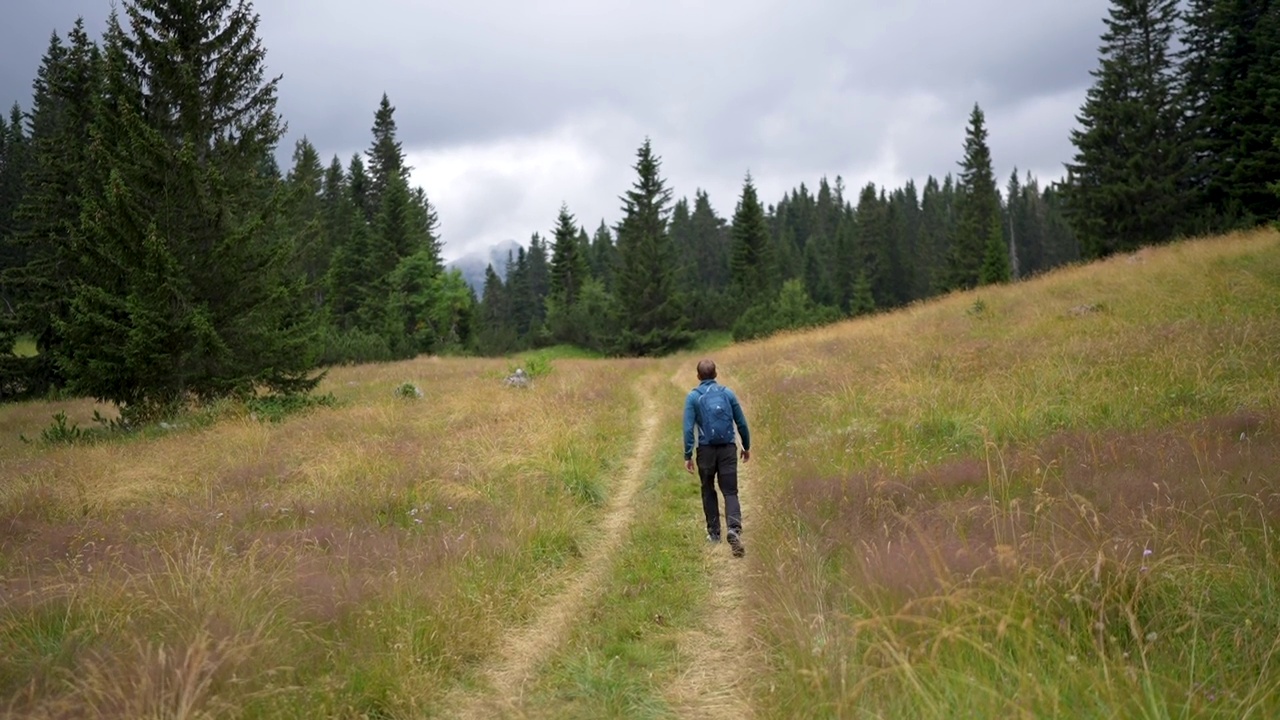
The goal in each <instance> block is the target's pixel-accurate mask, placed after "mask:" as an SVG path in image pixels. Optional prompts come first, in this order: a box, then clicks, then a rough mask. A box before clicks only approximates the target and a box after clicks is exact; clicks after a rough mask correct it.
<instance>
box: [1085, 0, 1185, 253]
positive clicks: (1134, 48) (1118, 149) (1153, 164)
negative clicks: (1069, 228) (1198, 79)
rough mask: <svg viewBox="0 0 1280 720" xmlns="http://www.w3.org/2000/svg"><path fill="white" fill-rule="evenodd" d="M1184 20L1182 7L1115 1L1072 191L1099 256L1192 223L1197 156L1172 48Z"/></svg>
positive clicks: (1166, 1)
mask: <svg viewBox="0 0 1280 720" xmlns="http://www.w3.org/2000/svg"><path fill="white" fill-rule="evenodd" d="M1176 17H1177V0H1113V1H1112V6H1111V9H1110V12H1109V17H1108V18H1107V19H1106V26H1107V30H1106V32H1105V33H1104V34H1103V35H1102V47H1101V49H1100V54H1101V59H1100V62H1099V67H1098V68H1097V69H1096V70H1094V71H1093V72H1092V75H1093V77H1094V79H1095V80H1094V84H1093V86H1092V87H1091V88H1090V89H1089V91H1088V94H1087V95H1086V99H1085V104H1084V106H1083V107H1082V108H1081V111H1080V115H1079V116H1078V117H1077V120H1078V121H1079V123H1080V128H1079V129H1077V130H1072V132H1071V142H1072V144H1073V145H1075V147H1076V153H1075V158H1074V160H1073V162H1071V163H1068V164H1067V169H1068V178H1069V181H1068V183H1067V185H1066V186H1065V191H1066V194H1067V197H1066V200H1067V203H1068V205H1067V206H1068V208H1069V209H1070V213H1071V214H1070V217H1071V221H1072V223H1073V225H1074V226H1075V228H1076V230H1077V232H1078V233H1079V234H1080V237H1081V239H1082V240H1083V241H1084V242H1085V244H1086V248H1087V252H1088V254H1089V255H1090V256H1092V257H1101V256H1105V255H1109V254H1111V253H1114V252H1124V251H1129V250H1133V249H1135V248H1137V247H1139V246H1141V245H1145V244H1150V243H1158V242H1164V241H1167V240H1169V239H1171V238H1172V236H1173V233H1174V232H1175V230H1176V229H1177V228H1178V227H1179V226H1180V225H1181V224H1182V222H1183V220H1182V213H1183V211H1184V209H1185V208H1186V206H1187V204H1188V203H1187V197H1186V195H1185V189H1186V183H1185V180H1186V173H1187V160H1188V155H1189V150H1188V146H1187V144H1186V142H1185V141H1184V139H1183V137H1182V135H1181V133H1180V131H1179V127H1180V125H1181V120H1182V118H1181V111H1180V106H1179V104H1178V98H1177V94H1176V89H1175V67H1174V64H1173V60H1172V58H1171V56H1170V46H1169V44H1170V40H1171V39H1172V37H1173V33H1174V29H1175V21H1176Z"/></svg>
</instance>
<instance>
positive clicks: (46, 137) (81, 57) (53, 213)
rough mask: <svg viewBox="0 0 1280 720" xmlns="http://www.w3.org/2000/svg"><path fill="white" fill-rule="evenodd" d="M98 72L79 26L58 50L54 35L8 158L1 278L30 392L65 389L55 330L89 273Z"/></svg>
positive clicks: (90, 46)
mask: <svg viewBox="0 0 1280 720" xmlns="http://www.w3.org/2000/svg"><path fill="white" fill-rule="evenodd" d="M100 70H101V60H100V53H99V50H98V47H97V46H96V45H95V44H94V43H93V41H91V40H90V39H89V36H88V35H87V34H86V33H85V31H84V24H83V22H77V23H76V24H75V26H74V27H73V28H72V29H71V31H70V32H69V33H68V34H67V41H66V43H65V44H63V43H62V41H61V40H60V39H59V38H58V36H57V35H54V36H53V37H52V38H51V39H50V44H49V49H48V51H47V53H46V54H45V57H44V60H43V62H42V63H41V67H40V70H39V71H38V73H37V76H36V81H35V83H34V84H33V87H34V89H35V94H34V96H33V105H32V109H31V137H30V138H29V139H28V140H27V141H26V142H25V143H24V144H25V147H23V146H18V145H15V146H14V148H13V150H14V151H21V152H22V154H23V155H25V156H26V157H25V158H21V159H19V158H15V162H21V164H22V165H23V171H24V176H23V178H22V185H23V194H22V197H21V198H18V201H19V203H20V204H19V205H18V206H17V207H16V208H15V209H14V213H13V214H14V220H15V225H14V228H13V229H14V231H15V233H14V236H13V238H12V239H13V247H14V250H15V251H16V257H15V258H14V260H15V261H17V262H15V264H14V265H13V266H12V267H11V268H10V269H9V270H8V271H7V272H6V273H5V277H6V278H7V282H8V284H10V285H11V287H12V288H13V291H14V292H15V293H16V294H18V295H19V296H21V298H22V302H21V305H20V306H19V307H18V308H17V312H16V314H15V315H14V317H13V320H14V321H15V322H16V324H17V326H18V328H19V331H20V332H21V333H22V334H24V335H27V336H29V337H31V338H34V339H35V341H36V349H37V351H38V354H37V356H36V357H35V358H33V359H30V360H28V361H26V362H25V363H24V364H25V366H26V367H25V369H24V374H25V379H24V385H25V386H26V387H27V388H28V389H29V390H30V391H33V392H44V391H45V390H47V389H49V388H51V387H56V386H60V385H62V384H64V378H63V376H62V373H61V371H60V370H59V369H58V366H57V357H58V352H57V351H58V350H59V349H60V348H61V347H62V346H63V345H64V338H63V336H62V334H61V333H60V332H59V331H58V329H57V327H58V323H59V322H61V321H64V320H65V319H66V317H67V313H68V298H69V297H70V294H71V288H72V287H73V286H74V283H75V282H76V279H77V278H78V277H79V275H80V274H81V272H85V271H89V268H86V267H84V265H83V263H81V262H80V253H79V252H77V250H76V244H77V242H78V240H77V238H78V237H79V235H80V233H79V225H80V220H81V211H82V207H83V203H82V191H81V183H82V182H83V180H84V176H85V173H86V171H87V167H88V161H89V151H88V149H89V146H90V137H89V127H90V125H91V123H92V121H93V113H94V107H95V102H96V96H97V94H98V92H99V86H100V79H99V75H100ZM17 122H18V118H17V117H16V116H15V117H14V125H13V126H11V128H14V129H18V130H19V131H20V130H21V128H20V127H18V126H17ZM15 169H17V168H16V167H15Z"/></svg>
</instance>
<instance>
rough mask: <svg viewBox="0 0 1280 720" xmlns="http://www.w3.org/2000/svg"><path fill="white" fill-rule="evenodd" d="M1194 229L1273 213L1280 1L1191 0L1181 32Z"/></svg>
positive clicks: (1277, 207)
mask: <svg viewBox="0 0 1280 720" xmlns="http://www.w3.org/2000/svg"><path fill="white" fill-rule="evenodd" d="M1181 41H1182V46H1183V51H1182V53H1181V61H1182V62H1181V66H1180V68H1179V70H1180V72H1179V75H1180V76H1181V77H1182V78H1183V82H1182V86H1181V87H1182V97H1181V101H1182V104H1183V106H1184V113H1185V125H1184V128H1183V133H1184V135H1183V137H1184V142H1186V143H1187V144H1188V145H1189V147H1190V156H1191V157H1190V172H1189V173H1188V177H1187V186H1188V188H1189V192H1190V193H1191V194H1192V202H1194V203H1195V206H1196V218H1195V224H1194V225H1193V226H1192V228H1191V230H1192V231H1204V230H1208V229H1215V228H1219V227H1224V226H1230V225H1235V224H1244V225H1248V224H1252V223H1254V222H1257V221H1259V220H1265V219H1268V218H1271V217H1274V216H1275V215H1276V214H1277V213H1278V212H1280V202H1277V201H1276V199H1275V197H1274V195H1272V194H1271V193H1270V192H1268V191H1267V187H1266V186H1267V183H1268V182H1270V180H1271V178H1272V177H1274V175H1275V174H1276V173H1277V172H1280V149H1277V148H1276V147H1274V146H1273V145H1272V143H1271V138H1272V136H1273V135H1274V134H1275V133H1276V131H1277V130H1280V122H1277V121H1276V112H1277V108H1280V2H1277V1H1276V0H1230V1H1226V0H1190V2H1189V3H1188V7H1187V10H1186V14H1185V22H1184V23H1183V31H1182V36H1181Z"/></svg>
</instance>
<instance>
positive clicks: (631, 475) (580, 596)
mask: <svg viewBox="0 0 1280 720" xmlns="http://www.w3.org/2000/svg"><path fill="white" fill-rule="evenodd" d="M649 385H650V384H648V383H646V382H645V381H644V380H643V379H642V380H641V381H640V383H639V384H638V387H637V392H639V393H640V394H641V397H642V410H641V416H642V419H641V423H640V430H639V432H638V433H637V435H636V437H635V442H634V445H633V448H634V449H633V451H632V454H631V457H630V458H628V460H627V463H626V465H625V467H624V469H623V471H622V474H621V476H620V477H619V478H618V480H617V484H616V486H615V487H614V488H613V495H612V500H611V502H610V505H609V509H608V511H607V512H606V515H605V517H604V519H603V521H602V522H601V524H600V528H599V537H598V539H597V540H596V541H595V542H594V543H592V544H591V545H590V550H589V551H588V553H587V555H586V557H585V558H584V561H583V563H582V565H581V566H580V569H579V570H578V571H577V575H576V576H575V577H573V579H572V580H570V581H569V582H568V583H567V584H566V585H565V587H564V589H563V590H561V591H560V592H559V593H558V594H557V595H555V596H554V597H552V598H551V599H550V600H548V601H547V603H546V605H545V606H544V607H543V608H542V609H541V610H540V611H538V613H537V615H536V616H535V617H534V619H533V621H532V622H530V623H529V624H528V625H527V626H526V627H523V628H520V629H518V630H515V631H514V632H512V633H511V636H510V638H508V639H507V640H506V641H505V642H504V643H503V646H502V649H501V653H500V655H499V656H498V657H496V658H495V659H494V661H493V662H492V663H491V664H490V665H489V666H488V667H486V668H485V669H484V670H483V672H482V673H481V675H482V676H483V677H484V679H485V687H484V688H483V691H482V692H480V693H477V694H473V695H471V696H470V697H465V698H462V699H460V701H459V702H458V703H457V704H456V705H455V704H454V703H448V704H449V705H452V706H454V707H459V710H458V712H457V715H456V717H460V718H493V717H495V716H497V717H509V716H511V715H512V714H514V713H519V712H521V707H522V705H523V703H524V701H525V687H526V684H527V683H528V682H529V681H530V680H531V679H532V678H533V677H534V675H535V672H536V670H537V668H538V667H539V666H540V665H541V664H542V663H543V662H544V661H545V660H546V659H547V657H548V655H549V654H550V653H552V652H553V651H555V649H556V648H557V647H558V646H559V645H560V643H561V642H563V640H564V638H565V637H566V636H567V634H568V632H569V630H570V628H571V627H572V626H573V624H574V622H575V621H576V620H577V619H578V618H579V617H580V616H581V615H582V614H583V608H584V606H585V605H586V604H587V602H588V600H589V599H590V598H591V597H593V596H595V595H596V594H597V592H598V590H599V588H600V585H601V584H602V582H603V581H604V579H605V578H606V577H607V574H608V573H609V571H610V569H611V567H612V565H613V563H614V561H615V558H616V556H617V552H618V548H619V546H620V545H621V544H622V540H623V538H624V534H625V532H626V530H627V528H628V526H629V525H630V524H631V522H632V518H633V516H634V514H635V509H634V498H635V496H636V493H637V491H638V490H639V489H640V487H641V485H642V481H643V477H644V470H645V468H646V467H647V465H648V462H649V459H650V458H651V456H652V455H653V450H654V446H655V444H656V442H657V434H658V412H657V407H656V404H655V401H654V398H653V394H652V392H651V388H650V387H649Z"/></svg>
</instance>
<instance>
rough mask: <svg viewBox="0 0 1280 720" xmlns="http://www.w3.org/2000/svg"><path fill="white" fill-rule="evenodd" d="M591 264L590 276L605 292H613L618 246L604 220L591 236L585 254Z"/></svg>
mask: <svg viewBox="0 0 1280 720" xmlns="http://www.w3.org/2000/svg"><path fill="white" fill-rule="evenodd" d="M587 261H588V264H589V265H590V266H591V276H592V277H594V278H596V279H597V280H599V281H600V284H601V285H602V286H603V287H604V289H605V290H606V291H607V292H610V293H611V292H613V288H614V280H615V277H616V275H617V269H618V246H617V245H616V244H614V241H613V232H612V231H611V230H610V229H609V226H608V225H607V224H605V221H604V220H601V221H600V225H599V227H597V228H596V231H595V233H594V234H592V236H591V252H590V253H588V255H587Z"/></svg>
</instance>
